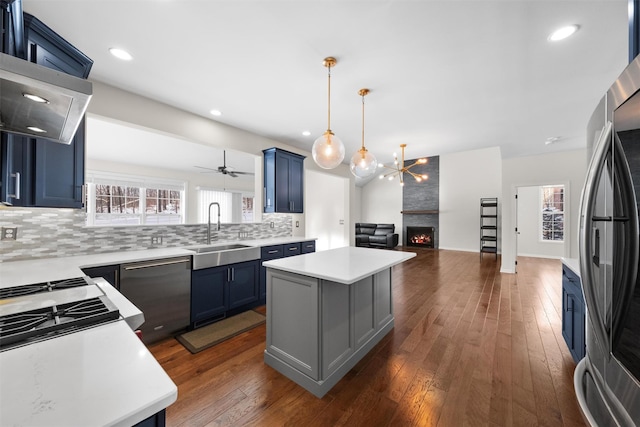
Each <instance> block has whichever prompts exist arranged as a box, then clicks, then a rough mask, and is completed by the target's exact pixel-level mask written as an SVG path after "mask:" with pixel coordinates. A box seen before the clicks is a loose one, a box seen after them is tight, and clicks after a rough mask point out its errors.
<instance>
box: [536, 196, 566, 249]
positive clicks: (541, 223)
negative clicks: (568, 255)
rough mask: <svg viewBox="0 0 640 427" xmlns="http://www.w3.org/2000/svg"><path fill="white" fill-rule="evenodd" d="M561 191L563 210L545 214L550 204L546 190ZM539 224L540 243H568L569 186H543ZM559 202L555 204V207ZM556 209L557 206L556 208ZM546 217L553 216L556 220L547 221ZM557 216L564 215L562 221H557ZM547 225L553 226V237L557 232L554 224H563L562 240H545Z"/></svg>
mask: <svg viewBox="0 0 640 427" xmlns="http://www.w3.org/2000/svg"><path fill="white" fill-rule="evenodd" d="M549 188H553V189H561V190H562V201H561V202H560V203H562V210H561V211H556V212H552V213H551V212H549V211H547V212H545V209H546V208H547V207H548V206H546V205H547V204H548V202H547V201H546V198H545V189H549ZM539 197H540V198H539V208H540V211H539V212H540V214H539V217H538V218H539V223H538V241H539V242H541V243H558V244H564V243H565V242H566V241H567V186H566V185H565V184H553V185H541V186H540V192H539ZM556 203H558V202H553V204H554V205H555V204H556ZM554 208H555V206H554ZM545 214H546V215H552V216H553V217H554V219H553V220H552V221H548V220H545V219H544V217H545ZM556 215H562V221H555V216H556ZM545 223H550V224H551V231H550V232H551V236H553V235H554V234H555V233H556V231H555V230H554V224H558V223H562V239H553V238H545V228H544V226H545Z"/></svg>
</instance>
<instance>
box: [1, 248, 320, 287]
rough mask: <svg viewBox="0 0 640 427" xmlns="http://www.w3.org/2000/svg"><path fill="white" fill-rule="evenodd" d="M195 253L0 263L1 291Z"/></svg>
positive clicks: (146, 252)
mask: <svg viewBox="0 0 640 427" xmlns="http://www.w3.org/2000/svg"><path fill="white" fill-rule="evenodd" d="M309 240H315V238H304V237H276V238H271V239H257V240H231V241H213V242H211V245H192V246H189V247H194V248H195V247H198V246H215V245H218V244H220V245H223V244H229V243H240V244H243V245H248V246H256V247H262V246H271V245H281V244H286V243H295V242H305V241H309ZM193 254H194V252H193V251H190V250H188V249H184V248H158V249H145V250H140V251H124V252H123V251H121V252H107V253H101V254H93V255H78V256H69V257H59V258H40V259H33V260H21V261H9V262H0V288H7V287H11V286H19V285H28V284H31V283H41V282H48V281H52V280H62V279H70V278H72V277H79V276H83V275H84V274H83V273H82V271H81V268H85V267H95V266H101V265H111V264H122V263H128V262H138V261H147V260H152V259H162V258H171V257H177V256H185V255H193Z"/></svg>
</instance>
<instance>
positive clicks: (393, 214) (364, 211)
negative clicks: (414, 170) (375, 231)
mask: <svg viewBox="0 0 640 427" xmlns="http://www.w3.org/2000/svg"><path fill="white" fill-rule="evenodd" d="M401 210H402V187H400V185H399V184H398V180H394V181H388V180H386V179H377V178H376V179H372V180H371V181H370V182H369V183H368V184H366V185H365V186H364V187H362V208H361V214H360V219H359V220H358V221H355V222H372V223H376V224H379V223H384V224H395V226H396V233H398V235H399V239H398V240H399V244H400V245H402V242H403V237H404V236H403V235H402V234H403V233H402V214H401V213H400V211H401ZM352 228H354V233H355V227H352Z"/></svg>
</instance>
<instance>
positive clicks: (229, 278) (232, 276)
mask: <svg viewBox="0 0 640 427" xmlns="http://www.w3.org/2000/svg"><path fill="white" fill-rule="evenodd" d="M235 280H236V272H235V268H233V267H231V268H229V269H227V282H229V283H231V282H233V281H235Z"/></svg>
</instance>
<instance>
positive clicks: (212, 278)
mask: <svg viewBox="0 0 640 427" xmlns="http://www.w3.org/2000/svg"><path fill="white" fill-rule="evenodd" d="M258 274H259V262H258V260H255V261H246V262H240V263H237V264H230V265H225V266H221V267H212V268H205V269H202V270H194V271H193V272H192V274H191V327H192V328H197V327H199V326H202V325H204V324H207V323H211V322H213V321H215V320H218V319H221V318H224V317H226V315H227V314H228V312H230V311H234V313H233V314H236V313H239V312H240V311H243V310H242V308H244V307H246V309H247V310H248V309H250V308H252V306H253V305H255V303H256V302H257V301H258V290H259V283H260V281H259V276H258Z"/></svg>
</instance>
